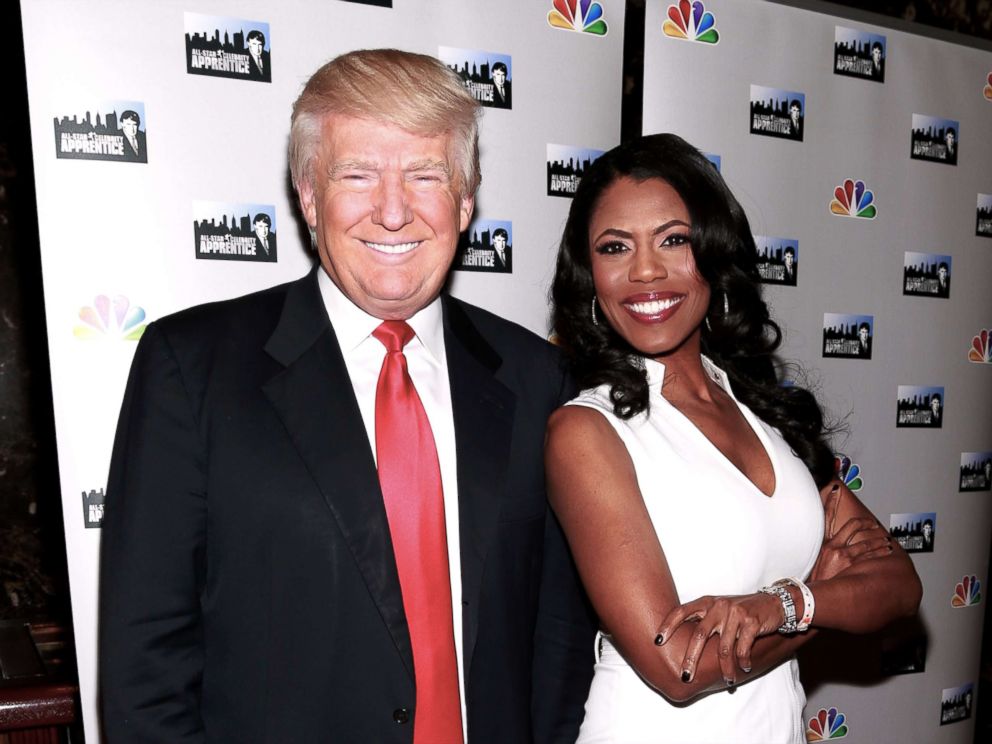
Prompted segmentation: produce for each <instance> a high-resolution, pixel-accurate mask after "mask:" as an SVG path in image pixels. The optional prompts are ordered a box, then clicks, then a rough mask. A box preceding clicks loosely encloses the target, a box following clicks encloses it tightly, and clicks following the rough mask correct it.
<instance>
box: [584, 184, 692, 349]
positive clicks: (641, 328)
mask: <svg viewBox="0 0 992 744" xmlns="http://www.w3.org/2000/svg"><path fill="white" fill-rule="evenodd" d="M689 232H690V223H689V210H688V209H687V208H686V206H685V202H683V201H682V198H681V197H680V196H679V195H678V193H677V192H676V191H675V189H673V188H672V187H671V186H670V185H669V184H668V183H667V182H665V181H662V180H661V179H658V178H652V179H649V180H646V181H635V180H634V179H632V178H626V177H624V178H620V179H618V180H617V181H615V182H613V183H612V184H611V185H610V186H608V187H607V188H606V189H605V190H604V191H603V193H602V195H601V196H600V198H599V201H598V202H597V203H596V206H595V207H594V208H593V212H592V215H591V218H590V220H589V251H590V261H591V264H592V278H593V282H594V284H595V287H596V295H597V297H598V298H599V307H600V308H601V309H602V312H603V314H604V315H605V316H606V318H607V320H608V321H609V323H610V325H611V326H612V327H613V329H614V330H615V331H616V332H617V333H619V334H620V335H621V336H623V338H624V339H625V340H626V341H627V342H628V343H629V344H630V345H631V346H633V347H634V348H635V349H637V350H638V351H640V352H641V353H642V354H645V355H646V356H651V357H655V356H662V355H667V354H670V353H672V352H675V351H680V350H686V351H687V352H688V353H698V352H699V332H700V331H699V325H700V323H702V322H703V318H705V317H706V310H707V308H708V307H709V302H710V288H709V284H707V283H706V281H705V280H704V279H703V278H702V277H701V276H700V275H699V273H698V272H697V271H696V261H695V259H694V257H693V255H692V246H691V245H690V244H689ZM687 341H688V342H689V343H688V344H687V343H686V342H687Z"/></svg>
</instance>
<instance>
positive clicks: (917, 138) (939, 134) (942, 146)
mask: <svg viewBox="0 0 992 744" xmlns="http://www.w3.org/2000/svg"><path fill="white" fill-rule="evenodd" d="M960 146H961V125H960V123H959V122H956V121H954V120H953V119H941V118H940V117H939V116H925V115H923V114H913V132H912V136H911V137H910V151H909V156H910V157H911V158H912V159H913V160H929V161H930V162H931V163H944V164H946V165H957V164H958V150H959V149H960Z"/></svg>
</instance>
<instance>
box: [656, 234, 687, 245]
mask: <svg viewBox="0 0 992 744" xmlns="http://www.w3.org/2000/svg"><path fill="white" fill-rule="evenodd" d="M661 244H662V245H666V246H679V245H688V244H689V236H688V235H686V234H685V233H672V234H671V235H668V236H667V237H666V238H665V239H664V240H663V241H661Z"/></svg>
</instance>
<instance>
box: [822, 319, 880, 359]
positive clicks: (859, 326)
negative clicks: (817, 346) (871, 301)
mask: <svg viewBox="0 0 992 744" xmlns="http://www.w3.org/2000/svg"><path fill="white" fill-rule="evenodd" d="M874 345H875V316H873V315H860V314H851V313H824V314H823V356H824V357H835V358H840V359H871V350H872V347H873V346H874Z"/></svg>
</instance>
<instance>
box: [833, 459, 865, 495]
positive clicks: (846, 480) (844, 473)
mask: <svg viewBox="0 0 992 744" xmlns="http://www.w3.org/2000/svg"><path fill="white" fill-rule="evenodd" d="M834 471H835V472H836V473H837V478H838V480H840V481H841V482H842V483H843V484H844V485H845V486H847V487H848V488H850V489H851V490H852V491H854V492H855V493H857V492H858V491H860V490H861V488H862V486H864V481H863V480H862V478H861V466H860V465H858V464H857V463H856V462H854V461H852V460H851V458H850V457H848V456H847V455H845V454H844V453H843V452H835V453H834Z"/></svg>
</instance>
